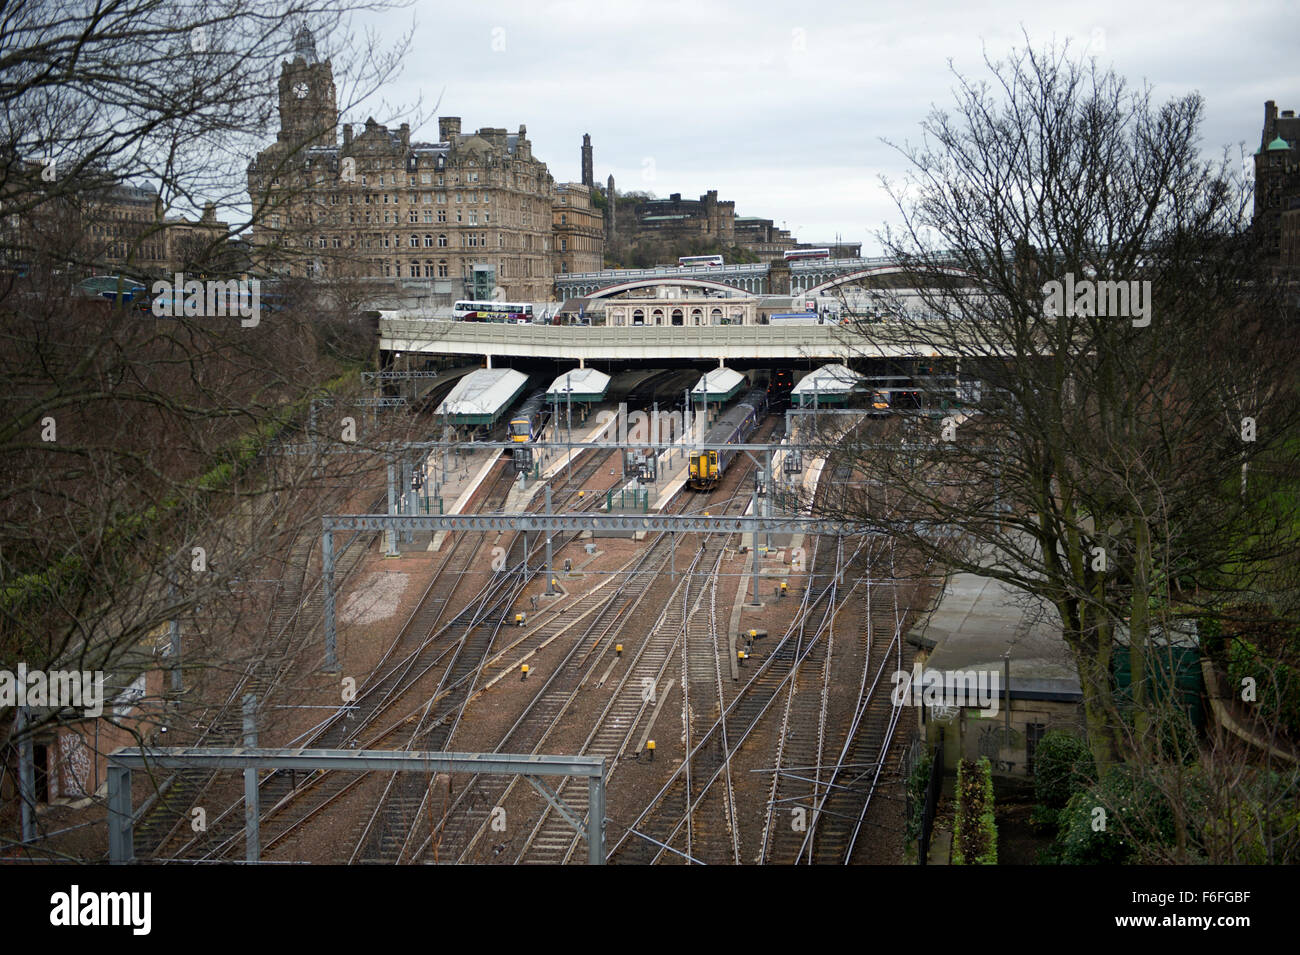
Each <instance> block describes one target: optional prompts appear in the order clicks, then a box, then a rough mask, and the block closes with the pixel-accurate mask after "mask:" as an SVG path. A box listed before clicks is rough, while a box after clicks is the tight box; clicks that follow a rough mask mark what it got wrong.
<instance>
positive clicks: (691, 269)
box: [555, 255, 957, 284]
mask: <svg viewBox="0 0 1300 955" xmlns="http://www.w3.org/2000/svg"><path fill="white" fill-rule="evenodd" d="M956 261H957V259H956V257H955V256H952V255H936V256H934V259H933V262H935V263H940V264H942V263H945V262H949V263H951V262H956ZM899 264H901V262H900V260H899V259H898V258H897V257H895V256H892V255H877V256H872V257H868V258H857V259H804V260H801V261H795V262H791V263H789V265H790V271H791V273H804V272H827V271H829V272H856V271H859V270H860V269H870V268H877V267H879V266H885V265H899ZM769 268H770V265H769V263H767V262H745V263H734V264H732V265H697V266H687V267H680V266H675V265H670V266H665V267H660V268H653V269H603V270H602V271H599V272H559V273H556V275H555V281H556V282H557V283H558V282H595V281H608V282H609V283H610V284H613V283H615V282H619V281H622V280H624V279H640V278H671V277H672V276H674V275H705V276H707V275H755V274H758V275H766V274H767V272H768V270H769Z"/></svg>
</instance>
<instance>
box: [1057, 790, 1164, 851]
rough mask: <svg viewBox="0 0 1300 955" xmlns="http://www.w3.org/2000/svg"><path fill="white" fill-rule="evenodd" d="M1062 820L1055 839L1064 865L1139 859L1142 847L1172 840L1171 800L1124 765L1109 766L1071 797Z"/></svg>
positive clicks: (1156, 845) (1063, 812) (1157, 845)
mask: <svg viewBox="0 0 1300 955" xmlns="http://www.w3.org/2000/svg"><path fill="white" fill-rule="evenodd" d="M1099 810H1100V811H1099ZM1060 823H1061V829H1060V832H1059V833H1058V834H1057V837H1056V843H1057V849H1058V851H1059V857H1060V860H1061V862H1062V863H1063V864H1065V865H1119V864H1122V863H1126V862H1135V861H1141V859H1140V858H1139V857H1140V856H1141V850H1142V848H1143V847H1166V846H1172V845H1173V843H1174V816H1173V810H1172V809H1171V808H1170V805H1169V801H1168V800H1167V799H1166V798H1165V796H1164V794H1163V793H1161V792H1160V790H1159V789H1158V788H1156V787H1155V786H1154V785H1152V783H1151V782H1150V781H1149V780H1147V779H1145V778H1142V777H1141V776H1139V775H1137V773H1136V771H1135V770H1134V769H1132V768H1130V767H1128V766H1114V767H1112V768H1111V769H1110V770H1109V771H1108V772H1107V773H1106V775H1105V776H1104V777H1102V779H1101V780H1100V781H1099V782H1097V783H1094V784H1093V785H1091V786H1089V787H1088V788H1087V789H1085V790H1083V791H1081V792H1077V793H1075V794H1074V795H1073V796H1071V797H1070V801H1069V802H1068V803H1067V804H1066V806H1065V809H1064V810H1062V812H1061V814H1060Z"/></svg>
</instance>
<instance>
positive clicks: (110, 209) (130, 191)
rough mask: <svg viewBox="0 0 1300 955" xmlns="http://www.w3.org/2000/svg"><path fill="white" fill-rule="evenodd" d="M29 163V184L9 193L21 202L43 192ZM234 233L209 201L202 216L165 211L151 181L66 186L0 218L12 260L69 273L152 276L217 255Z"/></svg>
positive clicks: (0, 238) (13, 186) (0, 236)
mask: <svg viewBox="0 0 1300 955" xmlns="http://www.w3.org/2000/svg"><path fill="white" fill-rule="evenodd" d="M25 166H26V167H27V170H26V172H27V173H28V176H27V178H28V179H29V180H31V182H28V183H18V182H16V181H11V183H10V184H9V189H8V190H6V193H7V194H8V195H10V196H14V195H15V194H19V195H21V197H22V198H20V199H19V200H18V201H19V202H22V201H23V200H24V199H28V198H30V197H31V195H32V192H33V191H34V192H36V193H37V194H38V195H39V191H40V186H39V185H36V182H37V181H39V177H40V173H39V170H40V164H39V163H27V164H25ZM14 204H16V203H13V202H11V205H14ZM229 231H230V229H229V226H228V224H227V223H225V222H221V221H219V220H218V219H217V215H216V207H215V206H214V205H213V204H212V203H210V202H209V203H207V204H206V205H205V206H204V210H203V215H202V217H201V218H199V219H191V218H186V217H185V216H168V215H167V214H166V210H165V209H164V207H163V202H162V198H161V197H160V196H159V195H158V191H157V190H156V189H155V188H154V187H153V186H151V185H143V186H136V185H129V184H120V185H113V186H101V185H97V184H89V183H88V184H86V185H85V186H84V188H83V187H74V188H67V184H64V188H63V190H62V191H61V193H59V194H56V195H54V196H52V197H51V198H49V199H46V200H44V201H41V202H38V203H36V204H35V205H29V206H27V207H26V209H25V211H24V212H22V213H19V214H14V215H10V216H6V217H5V218H4V219H3V220H0V244H2V245H3V247H4V253H3V255H4V258H5V259H7V260H9V261H11V262H15V263H27V264H29V265H30V264H35V263H37V262H41V263H43V265H44V266H47V267H52V268H55V269H58V270H59V271H60V272H65V273H67V274H68V275H70V276H72V277H85V276H89V275H94V274H100V273H106V272H117V271H125V272H128V273H132V274H137V275H141V276H151V275H164V274H171V273H174V272H177V271H181V270H182V269H185V268H188V267H189V266H190V264H191V263H193V262H202V263H205V264H207V265H211V264H212V263H213V262H214V261H216V260H220V259H221V257H222V255H223V254H224V252H225V246H226V244H227V243H226V239H227V236H228V234H229Z"/></svg>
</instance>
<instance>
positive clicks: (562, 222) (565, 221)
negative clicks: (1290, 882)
mask: <svg viewBox="0 0 1300 955" xmlns="http://www.w3.org/2000/svg"><path fill="white" fill-rule="evenodd" d="M568 224H569V217H568V216H566V215H565V214H564V213H560V225H568Z"/></svg>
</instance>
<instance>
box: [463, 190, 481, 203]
mask: <svg viewBox="0 0 1300 955" xmlns="http://www.w3.org/2000/svg"><path fill="white" fill-rule="evenodd" d="M465 201H466V202H478V193H477V192H471V193H470V194H469V198H468V199H466V200H465Z"/></svg>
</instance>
